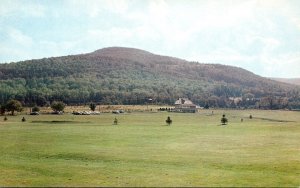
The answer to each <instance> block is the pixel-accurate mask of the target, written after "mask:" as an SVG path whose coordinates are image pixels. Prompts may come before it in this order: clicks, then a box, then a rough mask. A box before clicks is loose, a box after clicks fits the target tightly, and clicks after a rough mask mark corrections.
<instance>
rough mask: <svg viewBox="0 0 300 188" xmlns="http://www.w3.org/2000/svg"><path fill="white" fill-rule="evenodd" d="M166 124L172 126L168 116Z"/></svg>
mask: <svg viewBox="0 0 300 188" xmlns="http://www.w3.org/2000/svg"><path fill="white" fill-rule="evenodd" d="M166 123H167V124H168V125H169V126H170V125H171V124H172V120H171V118H170V116H168V118H167V120H166Z"/></svg>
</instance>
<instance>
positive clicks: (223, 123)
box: [221, 114, 228, 125]
mask: <svg viewBox="0 0 300 188" xmlns="http://www.w3.org/2000/svg"><path fill="white" fill-rule="evenodd" d="M227 122H228V119H227V118H226V117H225V114H223V116H222V118H221V123H222V125H226V124H227Z"/></svg>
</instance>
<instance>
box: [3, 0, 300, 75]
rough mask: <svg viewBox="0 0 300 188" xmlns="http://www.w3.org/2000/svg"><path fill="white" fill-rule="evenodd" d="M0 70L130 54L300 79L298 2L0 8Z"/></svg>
mask: <svg viewBox="0 0 300 188" xmlns="http://www.w3.org/2000/svg"><path fill="white" fill-rule="evenodd" d="M0 39H1V40H0V62H1V63H9V62H16V61H22V60H30V59H39V58H44V57H56V56H65V55H75V54H81V53H89V52H93V51H95V50H98V49H101V48H105V47H111V46H121V47H132V48H138V49H142V50H146V51H149V52H152V53H155V54H159V55H166V56H173V57H177V58H181V59H186V60H189V61H198V62H203V63H218V64H225V65H232V66H237V67H241V68H244V69H247V70H249V71H251V72H253V73H255V74H258V75H261V76H264V77H279V78H299V77H300V1H297V0H245V1H238V0H219V1H209V0H191V1H188V2H187V1H183V0H170V1H169V0H165V1H163V0H156V1H154V0H148V1H146V0H145V1H139V0H133V1H128V0H110V1H106V0H89V1H81V0H78V1H77V0H64V1H63V0H62V1H17V0H3V1H1V4H0Z"/></svg>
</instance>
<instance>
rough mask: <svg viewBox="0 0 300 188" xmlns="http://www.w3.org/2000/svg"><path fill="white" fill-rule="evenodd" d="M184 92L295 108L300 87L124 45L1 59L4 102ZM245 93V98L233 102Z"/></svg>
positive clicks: (114, 99)
mask: <svg viewBox="0 0 300 188" xmlns="http://www.w3.org/2000/svg"><path fill="white" fill-rule="evenodd" d="M179 97H188V98H190V99H191V100H193V102H195V103H197V104H200V105H205V104H207V105H209V106H217V107H236V106H246V107H249V106H251V107H254V106H259V107H261V106H268V105H270V104H271V103H272V105H273V104H275V101H279V100H281V101H285V103H284V104H285V106H282V105H281V106H279V105H277V107H276V108H281V107H287V105H292V106H293V107H295V105H298V99H299V88H297V87H296V88H295V87H294V86H293V85H290V84H285V83H282V82H277V81H274V80H271V79H267V78H263V77H260V76H258V75H255V74H253V73H251V72H249V71H247V70H244V69H242V68H238V67H233V66H225V65H220V64H203V63H198V62H189V61H186V60H183V59H178V58H174V57H168V56H161V55H156V54H152V53H150V52H147V51H144V50H139V49H134V48H122V47H110V48H103V49H100V50H97V51H94V52H92V53H87V54H79V55H69V56H63V57H51V58H43V59H36V60H28V61H22V62H16V63H6V64H0V103H2V104H3V103H5V102H6V101H7V100H8V99H10V98H15V99H18V100H20V101H22V102H23V103H25V104H27V105H33V104H38V105H46V104H49V103H50V102H52V101H54V100H61V101H64V102H65V103H67V104H85V103H89V102H91V101H94V102H96V103H100V104H145V103H147V102H148V100H147V99H149V98H152V99H153V100H152V101H153V102H154V103H164V104H173V103H174V101H175V100H176V98H179ZM239 97H241V98H243V99H244V100H243V101H242V102H241V101H240V102H239V103H238V104H237V103H236V102H234V103H233V99H235V98H239ZM261 99H264V100H261ZM235 101H236V100H235ZM261 101H263V102H261ZM258 102H259V103H258ZM280 103H282V102H280ZM272 105H270V107H272Z"/></svg>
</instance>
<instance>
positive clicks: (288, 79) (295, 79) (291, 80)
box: [270, 78, 300, 86]
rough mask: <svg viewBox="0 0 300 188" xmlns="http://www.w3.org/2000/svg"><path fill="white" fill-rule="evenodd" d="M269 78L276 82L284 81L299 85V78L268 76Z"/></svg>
mask: <svg viewBox="0 0 300 188" xmlns="http://www.w3.org/2000/svg"><path fill="white" fill-rule="evenodd" d="M270 79H272V80H275V81H278V82H284V83H288V84H294V85H298V86H300V78H270Z"/></svg>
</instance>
